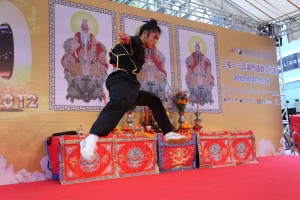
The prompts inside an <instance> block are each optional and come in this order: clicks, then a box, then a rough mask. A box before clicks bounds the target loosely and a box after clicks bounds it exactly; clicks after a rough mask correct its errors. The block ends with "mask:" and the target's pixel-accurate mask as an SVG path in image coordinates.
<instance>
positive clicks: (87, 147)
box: [80, 139, 96, 161]
mask: <svg viewBox="0 0 300 200" xmlns="http://www.w3.org/2000/svg"><path fill="white" fill-rule="evenodd" d="M95 150H96V144H95V143H93V142H91V141H89V140H87V139H84V140H82V141H81V142H80V154H81V156H82V157H83V158H84V159H85V160H87V161H92V160H94V159H95V157H96V154H95Z"/></svg>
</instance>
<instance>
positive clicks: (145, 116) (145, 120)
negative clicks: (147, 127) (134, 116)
mask: <svg viewBox="0 0 300 200" xmlns="http://www.w3.org/2000/svg"><path fill="white" fill-rule="evenodd" d="M144 122H145V124H146V123H147V107H146V106H144Z"/></svg>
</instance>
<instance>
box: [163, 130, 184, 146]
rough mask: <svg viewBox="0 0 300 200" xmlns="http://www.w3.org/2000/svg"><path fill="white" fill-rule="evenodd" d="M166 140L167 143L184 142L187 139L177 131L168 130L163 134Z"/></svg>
mask: <svg viewBox="0 0 300 200" xmlns="http://www.w3.org/2000/svg"><path fill="white" fill-rule="evenodd" d="M165 139H166V142H167V143H169V144H184V143H186V142H187V141H188V138H187V137H186V136H184V135H180V134H178V133H174V132H169V133H167V134H166V135H165Z"/></svg>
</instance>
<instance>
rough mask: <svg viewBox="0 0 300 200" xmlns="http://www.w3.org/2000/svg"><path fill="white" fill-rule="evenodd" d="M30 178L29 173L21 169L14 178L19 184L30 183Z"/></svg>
mask: <svg viewBox="0 0 300 200" xmlns="http://www.w3.org/2000/svg"><path fill="white" fill-rule="evenodd" d="M30 176H31V173H30V172H27V170H26V169H21V170H20V171H18V172H17V174H16V178H17V179H18V181H19V182H20V183H27V182H30Z"/></svg>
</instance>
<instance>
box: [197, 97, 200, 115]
mask: <svg viewBox="0 0 300 200" xmlns="http://www.w3.org/2000/svg"><path fill="white" fill-rule="evenodd" d="M199 106H200V98H198V102H197V112H198V111H199Z"/></svg>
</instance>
